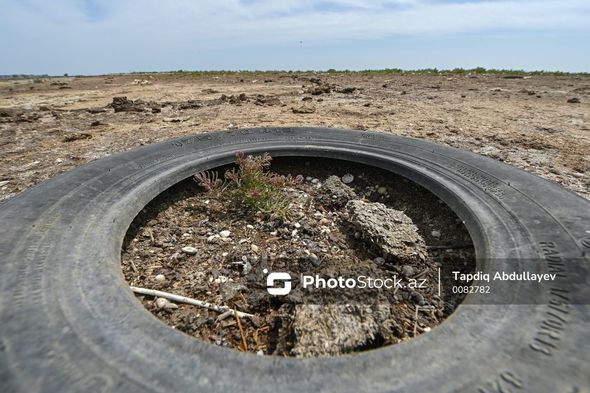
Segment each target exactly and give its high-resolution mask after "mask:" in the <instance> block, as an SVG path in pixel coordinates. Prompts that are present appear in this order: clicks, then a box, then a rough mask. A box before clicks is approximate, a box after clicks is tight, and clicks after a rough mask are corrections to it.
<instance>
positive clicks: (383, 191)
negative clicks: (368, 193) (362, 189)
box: [377, 187, 387, 195]
mask: <svg viewBox="0 0 590 393" xmlns="http://www.w3.org/2000/svg"><path fill="white" fill-rule="evenodd" d="M377 192H378V193H379V194H381V195H385V194H387V187H379V188H378V189H377Z"/></svg>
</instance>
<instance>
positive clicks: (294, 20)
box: [0, 0, 590, 73]
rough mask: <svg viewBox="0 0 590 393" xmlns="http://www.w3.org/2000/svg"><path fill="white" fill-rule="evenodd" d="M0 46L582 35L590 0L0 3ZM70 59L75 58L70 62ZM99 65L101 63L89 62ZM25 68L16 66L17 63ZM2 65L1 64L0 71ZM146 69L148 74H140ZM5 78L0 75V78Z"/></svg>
mask: <svg viewBox="0 0 590 393" xmlns="http://www.w3.org/2000/svg"><path fill="white" fill-rule="evenodd" d="M3 3H4V4H3V5H2V12H1V13H0V44H1V45H2V47H4V48H10V49H12V50H13V52H14V55H15V57H16V58H17V59H33V58H35V53H38V54H39V53H40V54H45V55H47V54H51V53H53V54H57V55H61V56H64V57H66V59H63V61H65V62H72V61H73V62H74V64H76V61H78V62H80V64H82V63H83V60H84V58H88V57H92V56H102V57H105V56H107V57H108V56H121V57H123V58H124V57H126V56H134V59H136V60H138V62H137V63H138V64H139V60H142V61H144V63H145V61H147V60H149V59H150V56H152V57H162V56H166V55H167V54H168V55H174V54H176V53H178V51H182V50H186V51H193V52H198V51H209V50H214V49H216V48H240V47H244V46H251V47H254V46H265V45H281V44H287V43H288V44H292V43H294V42H299V41H304V42H315V43H317V42H329V41H334V40H342V41H346V40H351V39H373V38H383V37H390V36H422V37H423V36H428V35H432V36H435V35H440V34H465V33H475V32H486V31H496V32H497V31H506V30H519V31H527V30H528V31H536V30H540V31H557V30H566V31H586V32H587V31H588V30H589V27H590V2H589V1H587V0H568V1H558V2H556V1H544V0H505V1H459V2H457V1H455V2H453V1H450V2H449V1H447V2H441V1H432V0H375V1H373V0H358V1H355V0H331V1H328V0H325V1H322V2H318V1H312V0H286V1H276V0H248V1H239V0H217V1H215V2H208V1H193V0H174V1H172V0H171V1H161V0H128V1H115V0H100V1H99V0H77V1H74V0H52V1H45V0H4V1H3ZM72 57H79V58H78V59H72ZM93 60H95V61H98V62H100V61H101V60H100V59H93ZM23 61H24V60H23ZM0 67H2V65H1V64H0ZM147 68H149V66H147ZM2 71H3V70H2V69H0V73H1V72H2Z"/></svg>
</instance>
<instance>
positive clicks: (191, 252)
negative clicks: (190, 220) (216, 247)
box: [181, 246, 199, 255]
mask: <svg viewBox="0 0 590 393" xmlns="http://www.w3.org/2000/svg"><path fill="white" fill-rule="evenodd" d="M181 250H182V252H183V253H185V254H188V255H195V254H196V253H197V252H198V251H199V250H197V249H196V248H194V247H190V246H188V247H182V249H181Z"/></svg>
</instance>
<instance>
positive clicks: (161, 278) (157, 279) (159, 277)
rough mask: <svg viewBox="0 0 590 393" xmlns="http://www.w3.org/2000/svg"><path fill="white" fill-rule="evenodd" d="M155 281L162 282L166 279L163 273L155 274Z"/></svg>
mask: <svg viewBox="0 0 590 393" xmlns="http://www.w3.org/2000/svg"><path fill="white" fill-rule="evenodd" d="M156 281H158V282H163V281H166V276H165V275H163V274H158V275H157V276H156Z"/></svg>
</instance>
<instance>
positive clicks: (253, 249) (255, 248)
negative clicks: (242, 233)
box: [250, 244, 258, 252]
mask: <svg viewBox="0 0 590 393" xmlns="http://www.w3.org/2000/svg"><path fill="white" fill-rule="evenodd" d="M250 249H251V250H252V251H253V252H258V246H257V245H256V244H252V245H251V246H250Z"/></svg>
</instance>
